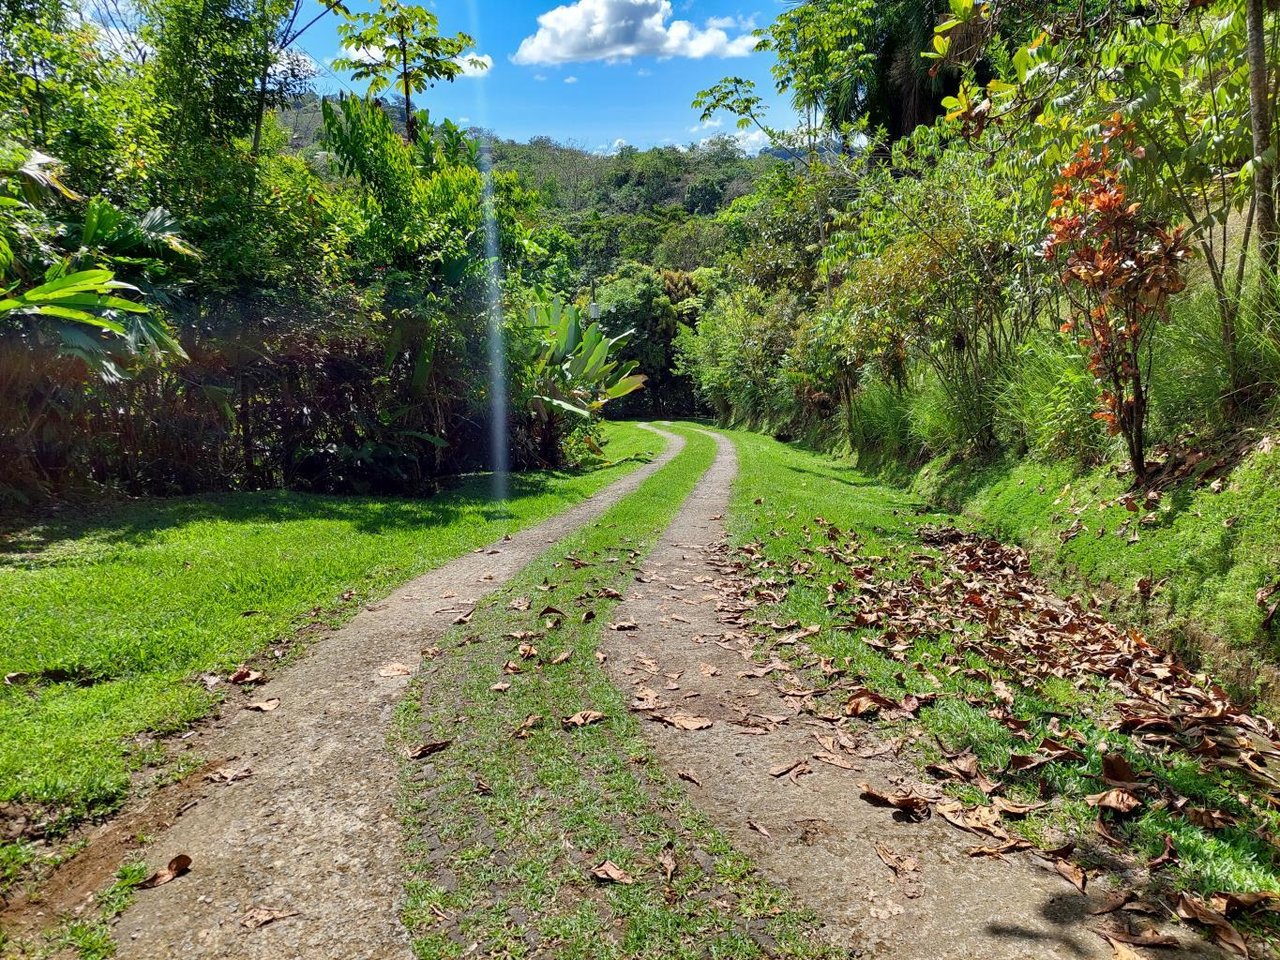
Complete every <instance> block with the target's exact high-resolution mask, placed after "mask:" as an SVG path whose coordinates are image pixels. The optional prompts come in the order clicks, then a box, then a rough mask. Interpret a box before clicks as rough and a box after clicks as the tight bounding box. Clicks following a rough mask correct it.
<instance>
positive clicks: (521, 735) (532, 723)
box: [514, 713, 542, 740]
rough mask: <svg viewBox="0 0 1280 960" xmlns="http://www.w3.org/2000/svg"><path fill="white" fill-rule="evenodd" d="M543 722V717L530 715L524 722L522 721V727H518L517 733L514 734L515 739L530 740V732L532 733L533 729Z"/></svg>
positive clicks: (534, 714)
mask: <svg viewBox="0 0 1280 960" xmlns="http://www.w3.org/2000/svg"><path fill="white" fill-rule="evenodd" d="M541 722H542V717H541V715H539V714H536V713H531V714H529V715H528V716H527V717H525V718H524V719H523V720H522V721H520V726H518V727H516V732H515V734H514V736H515V738H516V739H517V740H527V739H529V733H530V731H532V730H533V728H534V727H536V726H537V725H538V724H539V723H541Z"/></svg>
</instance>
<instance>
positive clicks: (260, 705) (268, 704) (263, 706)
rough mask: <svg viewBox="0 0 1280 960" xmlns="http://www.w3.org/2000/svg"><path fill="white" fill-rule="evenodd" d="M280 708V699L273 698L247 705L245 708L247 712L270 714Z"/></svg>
mask: <svg viewBox="0 0 1280 960" xmlns="http://www.w3.org/2000/svg"><path fill="white" fill-rule="evenodd" d="M278 706H280V698H279V697H271V698H270V699H268V700H255V701H254V702H253V703H247V704H245V707H244V708H245V709H246V710H256V711H258V712H259V713H270V712H271V711H272V710H274V709H275V708H276V707H278Z"/></svg>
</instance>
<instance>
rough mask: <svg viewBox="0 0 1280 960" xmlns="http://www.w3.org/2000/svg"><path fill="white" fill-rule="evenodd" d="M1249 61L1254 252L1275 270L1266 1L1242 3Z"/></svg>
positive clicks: (1277, 248)
mask: <svg viewBox="0 0 1280 960" xmlns="http://www.w3.org/2000/svg"><path fill="white" fill-rule="evenodd" d="M1245 16H1246V21H1247V25H1248V48H1249V49H1248V59H1249V119H1250V123H1251V125H1252V127H1253V154H1254V168H1253V190H1254V195H1255V196H1256V198H1257V214H1256V215H1257V226H1258V252H1259V254H1260V255H1261V257H1262V263H1263V266H1265V267H1266V268H1267V269H1268V270H1269V271H1274V270H1275V269H1276V263H1277V254H1278V253H1280V234H1278V232H1277V228H1276V194H1275V189H1276V184H1275V170H1276V165H1275V160H1274V158H1272V157H1270V156H1269V155H1268V154H1269V151H1270V150H1271V134H1272V129H1273V126H1274V122H1275V118H1274V117H1273V116H1272V109H1271V96H1270V77H1269V65H1268V63H1267V12H1266V0H1246V2H1245Z"/></svg>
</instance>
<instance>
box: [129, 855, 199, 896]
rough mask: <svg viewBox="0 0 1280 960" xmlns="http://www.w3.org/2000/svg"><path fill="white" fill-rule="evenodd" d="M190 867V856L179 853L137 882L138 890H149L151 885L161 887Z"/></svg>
mask: <svg viewBox="0 0 1280 960" xmlns="http://www.w3.org/2000/svg"><path fill="white" fill-rule="evenodd" d="M190 869H191V858H190V857H188V856H187V855H186V854H185V853H180V854H178V855H177V856H176V857H174V858H173V859H172V860H170V861H169V863H168V865H167V866H165V867H163V868H162V869H160V870H157V871H156V872H155V873H153V874H151V876H149V877H147V879H145V880H143V881H142V882H141V883H140V884H138V889H139V890H150V889H151V888H152V887H162V886H164V885H165V884H166V883H168V882H169V881H170V880H173V879H175V878H177V877H180V876H182V875H183V874H184V873H186V872H187V871H188V870H190Z"/></svg>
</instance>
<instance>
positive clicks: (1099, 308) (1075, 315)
mask: <svg viewBox="0 0 1280 960" xmlns="http://www.w3.org/2000/svg"><path fill="white" fill-rule="evenodd" d="M1131 132H1132V128H1131V127H1129V126H1127V125H1125V124H1124V123H1122V122H1121V121H1120V119H1119V118H1118V117H1116V118H1114V119H1113V120H1112V122H1111V124H1110V125H1109V126H1108V128H1107V130H1106V132H1105V133H1104V136H1103V142H1102V144H1101V145H1100V146H1098V147H1096V148H1095V146H1094V145H1093V144H1090V143H1085V144H1084V145H1083V146H1081V148H1080V150H1079V152H1078V153H1077V154H1076V157H1075V159H1074V160H1073V161H1072V162H1071V163H1069V164H1067V166H1065V167H1064V168H1063V170H1062V179H1061V181H1060V183H1059V185H1058V187H1057V188H1056V190H1055V191H1054V200H1053V207H1052V211H1051V214H1050V221H1049V226H1050V234H1049V237H1048V239H1047V240H1046V241H1045V257H1046V259H1049V260H1057V259H1059V258H1060V257H1061V258H1062V260H1063V265H1062V282H1063V284H1064V285H1065V286H1066V288H1067V290H1068V293H1069V294H1070V296H1071V299H1072V304H1073V307H1074V309H1073V311H1072V315H1071V317H1070V319H1069V320H1068V321H1067V322H1066V323H1065V324H1064V325H1063V330H1064V331H1068V332H1073V333H1075V334H1076V336H1077V337H1078V339H1079V340H1080V342H1081V344H1082V345H1083V346H1084V347H1086V349H1087V350H1088V353H1089V368H1090V370H1092V371H1093V375H1094V377H1095V378H1096V379H1097V381H1098V385H1099V386H1100V387H1101V389H1102V394H1101V401H1102V406H1103V409H1102V410H1101V411H1100V412H1099V413H1097V414H1095V416H1097V417H1098V418H1099V419H1101V420H1104V421H1105V422H1106V424H1107V426H1108V428H1109V429H1110V430H1111V432H1112V433H1118V434H1121V435H1122V436H1123V437H1124V440H1125V445H1126V447H1127V448H1128V452H1129V463H1130V465H1131V466H1132V468H1133V476H1134V480H1135V481H1136V482H1137V483H1139V484H1141V483H1144V482H1145V481H1146V479H1147V476H1148V470H1147V460H1146V421H1147V404H1148V400H1147V392H1148V388H1149V385H1150V379H1151V357H1152V350H1153V339H1154V335H1155V332H1156V330H1157V329H1158V328H1159V326H1160V325H1161V324H1162V323H1163V322H1165V321H1167V320H1168V312H1169V296H1170V295H1171V294H1174V293H1177V292H1178V291H1180V290H1181V289H1183V287H1184V286H1185V282H1184V280H1183V276H1182V271H1183V264H1184V263H1185V262H1186V259H1187V255H1188V251H1187V248H1186V246H1185V244H1184V243H1183V240H1182V229H1181V228H1178V229H1175V230H1169V229H1168V228H1167V227H1166V226H1165V225H1163V224H1161V223H1159V222H1157V221H1155V220H1154V219H1152V218H1150V217H1148V216H1147V215H1146V214H1145V213H1144V212H1143V211H1142V205H1141V204H1139V203H1135V202H1133V201H1132V199H1131V198H1130V197H1129V193H1128V189H1127V187H1126V185H1125V183H1124V180H1123V179H1122V176H1121V173H1122V169H1123V167H1122V162H1123V160H1124V155H1125V154H1126V153H1132V152H1133V151H1134V149H1135V146H1134V143H1133V141H1132V140H1131V139H1129V136H1130V133H1131ZM1117 151H1120V155H1119V156H1117V155H1116V152H1117Z"/></svg>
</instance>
